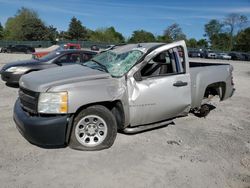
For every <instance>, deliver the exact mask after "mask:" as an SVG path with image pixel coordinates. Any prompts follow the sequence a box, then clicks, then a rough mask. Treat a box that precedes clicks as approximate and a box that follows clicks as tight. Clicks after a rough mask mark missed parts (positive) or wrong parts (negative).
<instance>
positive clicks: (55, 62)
mask: <svg viewBox="0 0 250 188" xmlns="http://www.w3.org/2000/svg"><path fill="white" fill-rule="evenodd" d="M96 54H97V53H96V52H92V51H86V50H61V51H53V52H51V53H49V54H48V55H46V56H43V57H41V58H39V59H29V60H23V61H17V62H13V63H9V64H6V65H5V66H3V68H2V70H1V71H0V73H1V78H2V80H3V81H5V82H6V84H7V85H18V82H19V79H20V77H21V76H22V75H24V74H27V73H30V72H33V71H39V70H43V69H48V68H53V67H59V66H65V65H72V64H75V63H83V62H85V61H88V60H90V59H91V58H92V57H93V56H95V55H96ZM62 74H63V73H62ZM41 79H42V78H41Z"/></svg>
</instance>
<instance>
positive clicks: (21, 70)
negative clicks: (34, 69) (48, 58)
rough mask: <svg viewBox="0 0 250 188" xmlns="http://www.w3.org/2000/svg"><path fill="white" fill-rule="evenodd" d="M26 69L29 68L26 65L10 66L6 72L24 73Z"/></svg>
mask: <svg viewBox="0 0 250 188" xmlns="http://www.w3.org/2000/svg"><path fill="white" fill-rule="evenodd" d="M27 70H29V68H27V67H10V68H8V69H6V70H5V71H6V72H13V73H24V72H26V71H27Z"/></svg>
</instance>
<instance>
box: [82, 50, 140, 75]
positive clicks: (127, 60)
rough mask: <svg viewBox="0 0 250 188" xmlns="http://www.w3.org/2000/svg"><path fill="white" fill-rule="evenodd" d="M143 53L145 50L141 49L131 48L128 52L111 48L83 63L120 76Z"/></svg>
mask: <svg viewBox="0 0 250 188" xmlns="http://www.w3.org/2000/svg"><path fill="white" fill-rule="evenodd" d="M142 55H143V52H142V51H140V50H129V51H126V52H120V51H115V50H114V51H113V50H111V51H107V52H103V53H101V54H99V55H97V56H95V57H94V58H93V59H91V60H90V61H87V62H85V63H83V65H84V66H88V67H90V68H93V69H98V70H102V71H106V72H108V73H110V74H111V75H112V76H115V77H120V76H123V75H124V74H125V73H127V72H128V71H129V70H130V69H131V68H132V67H133V65H134V64H135V63H136V62H137V61H138V60H139V59H140V58H141V57H142Z"/></svg>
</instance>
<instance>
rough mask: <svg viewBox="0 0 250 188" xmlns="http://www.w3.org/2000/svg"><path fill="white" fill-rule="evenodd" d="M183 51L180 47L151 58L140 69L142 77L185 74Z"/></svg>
mask: <svg viewBox="0 0 250 188" xmlns="http://www.w3.org/2000/svg"><path fill="white" fill-rule="evenodd" d="M183 54H184V51H183V49H182V48H181V47H176V48H172V49H169V50H167V51H164V52H161V53H159V54H157V55H156V56H155V57H153V58H152V59H151V60H150V61H149V62H148V63H147V64H146V65H145V66H144V67H143V68H142V69H141V75H142V77H150V76H162V75H172V74H181V73H184V72H185V67H184V66H183V65H185V63H184V57H183Z"/></svg>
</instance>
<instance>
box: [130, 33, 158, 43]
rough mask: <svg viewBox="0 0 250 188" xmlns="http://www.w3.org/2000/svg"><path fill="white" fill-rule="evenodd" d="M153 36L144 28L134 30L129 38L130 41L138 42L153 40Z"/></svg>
mask: <svg viewBox="0 0 250 188" xmlns="http://www.w3.org/2000/svg"><path fill="white" fill-rule="evenodd" d="M155 41H156V39H155V36H154V35H153V34H152V33H150V32H147V31H144V30H137V31H134V32H133V34H132V37H131V38H130V39H129V42H130V43H140V42H155Z"/></svg>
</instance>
